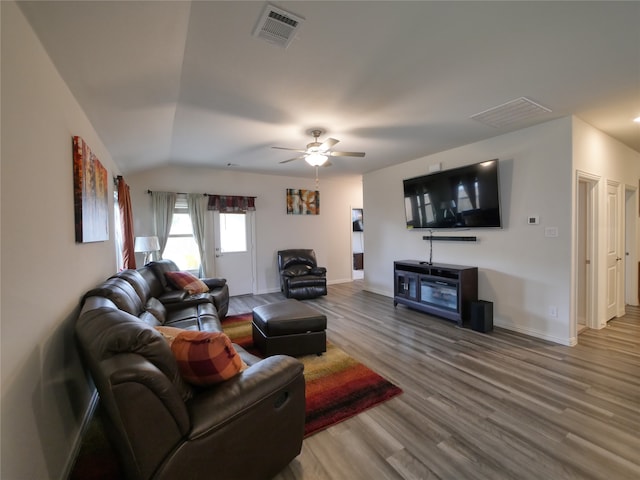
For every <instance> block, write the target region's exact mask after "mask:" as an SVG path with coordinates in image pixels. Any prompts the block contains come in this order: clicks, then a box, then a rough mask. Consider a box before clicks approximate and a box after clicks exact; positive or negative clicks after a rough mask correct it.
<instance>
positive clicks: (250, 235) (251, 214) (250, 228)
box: [211, 210, 258, 295]
mask: <svg viewBox="0 0 640 480" xmlns="http://www.w3.org/2000/svg"><path fill="white" fill-rule="evenodd" d="M211 213H212V215H211V225H212V228H211V232H212V234H213V237H212V242H213V247H214V248H213V256H214V258H213V264H214V272H215V275H216V276H220V272H219V271H218V261H217V258H218V255H219V252H218V248H219V245H218V238H219V237H218V235H219V232H218V231H217V228H216V227H217V220H216V218H215V217H216V215H218V216H219V214H220V212H217V211H213V212H211ZM243 214H244V215H245V221H246V225H247V249H248V250H249V255H250V258H251V271H250V272H249V274H250V275H251V294H252V295H255V294H256V293H257V291H258V285H257V271H258V270H257V253H256V212H255V211H253V210H247V211H246V212H243Z"/></svg>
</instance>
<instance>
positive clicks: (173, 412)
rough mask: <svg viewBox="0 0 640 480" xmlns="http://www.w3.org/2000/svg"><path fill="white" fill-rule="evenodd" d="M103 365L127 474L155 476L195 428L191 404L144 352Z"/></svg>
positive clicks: (103, 392) (106, 398)
mask: <svg viewBox="0 0 640 480" xmlns="http://www.w3.org/2000/svg"><path fill="white" fill-rule="evenodd" d="M100 369H101V371H102V373H103V374H104V377H102V381H98V382H97V385H98V391H99V393H100V403H101V404H102V405H103V407H104V408H105V410H106V412H107V415H108V417H109V420H110V421H109V425H110V428H109V431H110V433H111V434H112V435H113V438H112V439H113V442H112V443H113V445H114V448H116V450H117V451H118V456H119V460H120V463H121V465H122V467H123V469H124V470H125V472H126V473H127V478H151V477H152V476H153V472H155V471H156V470H157V469H158V467H159V466H160V465H161V464H162V463H163V461H164V459H165V458H166V457H167V456H168V455H170V454H171V452H172V451H173V450H174V449H175V448H176V445H178V444H180V442H181V441H182V439H183V438H184V436H185V435H187V432H188V431H189V428H190V421H189V415H188V412H187V408H186V405H185V403H184V401H183V400H182V398H181V397H180V395H179V394H178V393H177V392H176V390H175V388H174V387H173V385H172V384H171V381H170V380H169V379H168V378H167V377H166V375H164V374H163V373H162V372H161V371H160V370H159V369H158V368H156V367H155V366H154V365H153V364H152V363H151V362H149V361H148V360H146V359H145V358H144V357H142V356H140V355H137V354H134V353H125V354H119V355H115V356H113V357H110V358H108V359H105V360H103V361H102V362H100ZM101 385H102V388H101ZM151 445H152V446H153V447H152V448H150V446H151Z"/></svg>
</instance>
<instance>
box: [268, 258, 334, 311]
mask: <svg viewBox="0 0 640 480" xmlns="http://www.w3.org/2000/svg"><path fill="white" fill-rule="evenodd" d="M278 270H279V272H280V290H281V291H282V293H284V295H285V296H286V297H287V298H296V299H299V300H303V299H307V298H315V297H319V296H321V295H326V294H327V269H326V268H324V267H318V263H317V261H316V253H315V252H314V251H313V250H311V249H291V250H280V251H278Z"/></svg>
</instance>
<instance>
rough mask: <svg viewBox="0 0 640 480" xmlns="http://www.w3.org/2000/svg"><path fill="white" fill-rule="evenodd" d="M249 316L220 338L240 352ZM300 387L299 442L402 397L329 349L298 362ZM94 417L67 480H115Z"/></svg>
mask: <svg viewBox="0 0 640 480" xmlns="http://www.w3.org/2000/svg"><path fill="white" fill-rule="evenodd" d="M251 316H252V315H251V313H247V314H243V315H234V316H229V317H227V318H226V319H225V320H224V321H223V322H222V326H223V328H224V331H225V333H226V334H227V335H228V336H229V338H231V340H232V341H233V343H236V344H238V345H240V346H242V347H244V348H245V349H246V350H248V351H250V352H251V353H254V354H256V355H258V356H259V352H257V351H256V350H255V349H254V348H253V339H252V335H251ZM298 359H299V360H300V361H301V362H302V363H303V364H304V378H305V383H306V393H305V398H306V422H305V437H308V436H310V435H312V434H314V433H316V432H319V431H320V430H324V429H326V428H328V427H330V426H332V425H335V424H336V423H339V422H341V421H343V420H346V419H348V418H351V417H353V416H354V415H357V414H358V413H361V412H363V411H365V410H367V409H369V408H371V407H374V406H376V405H378V404H380V403H382V402H384V401H386V400H389V399H390V398H393V397H395V396H396V395H399V394H400V393H402V390H401V389H400V388H399V387H397V386H395V385H394V384H392V383H391V382H389V381H388V380H385V379H384V378H383V377H381V376H380V375H378V374H377V373H375V372H374V371H373V370H371V369H369V368H367V367H365V366H364V365H363V364H362V363H360V362H358V361H356V360H355V359H354V358H352V357H350V356H349V355H347V354H346V353H345V352H344V351H342V350H340V349H339V348H338V347H336V346H335V345H333V344H331V343H327V351H326V353H324V354H323V355H321V356H318V355H307V356H304V357H299V358H298ZM101 421H102V419H101V418H100V415H99V414H98V415H96V418H95V419H94V421H93V422H92V424H91V425H90V427H89V430H88V432H87V434H86V435H85V439H84V441H83V445H82V448H81V450H80V454H79V456H78V459H77V461H76V465H75V467H74V470H73V471H72V473H71V475H70V477H69V478H70V480H75V479H78V480H79V479H83V480H97V479H101V480H112V479H114V480H115V479H117V478H121V476H120V469H119V467H118V465H117V459H116V457H115V454H114V452H113V450H112V449H111V447H110V446H109V443H108V441H107V440H106V438H105V436H104V434H103V430H102V424H101Z"/></svg>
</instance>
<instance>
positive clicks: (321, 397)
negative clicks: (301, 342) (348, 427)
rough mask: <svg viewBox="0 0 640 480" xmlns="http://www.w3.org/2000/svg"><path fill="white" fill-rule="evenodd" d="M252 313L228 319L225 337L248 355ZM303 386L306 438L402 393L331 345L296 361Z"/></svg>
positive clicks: (250, 347)
mask: <svg viewBox="0 0 640 480" xmlns="http://www.w3.org/2000/svg"><path fill="white" fill-rule="evenodd" d="M251 316H252V315H251V313H247V314H244V315H235V316H233V317H227V319H226V320H225V321H224V322H223V325H222V326H223V328H224V331H225V333H226V334H227V335H228V336H229V338H231V341H233V343H236V344H238V345H240V346H242V347H244V348H245V349H247V350H248V351H250V352H251V353H254V354H257V355H259V352H256V351H255V350H254V349H253V339H252V335H251ZM298 360H300V361H301V362H302V363H303V364H304V379H305V382H306V394H305V397H306V403H307V411H306V423H305V437H308V436H309V435H312V434H314V433H316V432H318V431H320V430H324V429H325V428H327V427H330V426H331V425H334V424H336V423H338V422H341V421H343V420H346V419H347V418H350V417H353V416H354V415H357V414H358V413H360V412H363V411H364V410H367V409H368V408H371V407H373V406H375V405H378V404H379V403H382V402H384V401H385V400H389V399H390V398H392V397H395V396H396V395H398V394H400V393H402V390H401V389H400V388H398V387H397V386H395V385H394V384H392V383H391V382H389V381H387V380H385V379H384V378H383V377H381V376H380V375H378V374H377V373H375V372H374V371H373V370H371V369H369V368H367V367H365V366H364V365H363V364H362V363H360V362H358V361H356V360H355V359H354V358H352V357H350V356H349V355H347V354H346V353H345V352H344V351H342V350H340V349H339V348H338V347H336V346H335V345H333V344H331V343H327V351H326V353H324V354H323V355H321V356H318V355H306V356H304V357H299V358H298Z"/></svg>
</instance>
